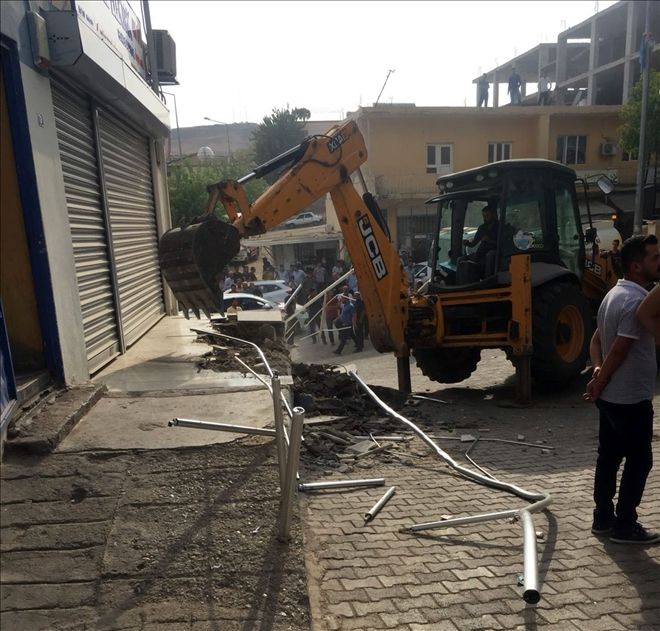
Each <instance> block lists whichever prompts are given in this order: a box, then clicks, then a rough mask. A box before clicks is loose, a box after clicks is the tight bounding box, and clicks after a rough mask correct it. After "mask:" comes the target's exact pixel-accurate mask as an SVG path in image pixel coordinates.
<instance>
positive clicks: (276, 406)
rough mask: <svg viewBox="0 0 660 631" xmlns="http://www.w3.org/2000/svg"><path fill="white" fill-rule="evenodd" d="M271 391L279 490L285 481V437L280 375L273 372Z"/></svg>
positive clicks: (282, 487)
mask: <svg viewBox="0 0 660 631" xmlns="http://www.w3.org/2000/svg"><path fill="white" fill-rule="evenodd" d="M271 393H272V395H273V420H274V421H275V444H276V446H277V465H278V468H279V472H280V492H282V489H284V484H285V481H286V448H287V439H286V434H285V430H284V416H283V414H282V400H281V398H280V394H281V390H280V376H279V375H278V374H274V375H273V377H272V380H271Z"/></svg>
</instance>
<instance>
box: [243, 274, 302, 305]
mask: <svg viewBox="0 0 660 631" xmlns="http://www.w3.org/2000/svg"><path fill="white" fill-rule="evenodd" d="M252 284H253V285H254V286H255V287H259V289H260V290H261V294H262V296H263V297H264V298H265V299H266V300H270V301H271V302H278V303H279V302H286V301H287V300H288V298H289V296H290V295H291V293H292V292H293V289H291V287H289V286H288V285H287V284H286V283H285V282H284V281H283V280H257V281H254V282H253V283H252Z"/></svg>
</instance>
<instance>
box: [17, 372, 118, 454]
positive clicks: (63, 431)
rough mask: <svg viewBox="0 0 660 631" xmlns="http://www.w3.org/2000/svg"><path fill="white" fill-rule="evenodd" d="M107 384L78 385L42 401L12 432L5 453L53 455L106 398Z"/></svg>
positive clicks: (18, 421)
mask: <svg viewBox="0 0 660 631" xmlns="http://www.w3.org/2000/svg"><path fill="white" fill-rule="evenodd" d="M106 391H107V388H106V386H105V385H102V384H99V385H96V384H91V385H84V386H74V387H72V388H68V389H66V390H63V391H60V392H59V393H56V394H55V398H54V399H52V398H50V399H47V400H46V401H44V402H42V403H41V404H40V405H39V407H38V408H37V410H36V411H34V412H33V414H31V415H30V416H29V417H27V418H26V417H24V418H19V419H17V421H16V424H15V425H14V427H13V428H10V429H9V432H8V436H7V441H6V443H5V445H4V453H5V454H8V453H16V452H22V453H26V452H27V453H31V454H41V455H45V454H49V453H51V452H52V451H53V450H54V449H55V448H56V447H57V446H58V445H59V444H60V443H61V442H62V440H64V438H66V436H67V435H68V434H69V432H70V431H71V430H72V429H73V428H74V426H75V425H76V423H78V421H79V420H80V419H81V418H83V417H84V416H85V414H87V412H89V410H91V409H92V407H94V405H95V404H96V402H97V401H98V400H99V399H101V397H103V395H104V394H105V393H106Z"/></svg>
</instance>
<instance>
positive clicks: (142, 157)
mask: <svg viewBox="0 0 660 631" xmlns="http://www.w3.org/2000/svg"><path fill="white" fill-rule="evenodd" d="M0 24H1V54H2V81H1V82H0V85H1V89H2V100H1V102H2V112H1V114H2V120H1V125H2V134H1V139H2V164H1V175H2V206H1V220H2V231H1V238H2V243H1V256H2V261H1V273H2V276H1V284H0V290H1V298H2V327H0V342H1V344H0V349H1V350H2V357H1V358H0V359H1V361H0V364H1V365H2V404H3V412H6V410H8V409H9V408H10V406H11V401H12V399H16V397H17V396H18V395H20V390H21V384H25V383H31V382H32V381H31V380H32V379H33V377H34V375H39V379H40V380H41V382H43V379H44V378H45V380H46V381H50V382H55V383H60V384H77V383H82V382H85V381H87V380H89V378H90V376H91V375H93V374H94V373H95V372H97V371H98V370H100V368H102V367H103V366H104V365H105V364H107V363H108V362H109V361H111V360H112V359H113V358H114V357H116V356H117V355H118V354H121V353H124V352H126V350H127V349H128V348H129V347H130V346H131V345H132V344H133V343H134V342H135V341H136V340H137V339H138V338H139V337H140V336H141V335H142V334H143V333H144V332H146V331H147V330H148V329H149V328H150V327H151V326H153V325H154V324H155V323H156V322H157V321H158V319H159V318H160V317H162V316H163V315H164V314H165V313H166V311H168V310H170V311H171V310H172V307H173V303H172V301H171V295H170V294H169V292H166V291H165V289H164V287H163V283H162V279H161V273H160V268H159V264H158V255H157V245H158V237H159V235H160V234H161V233H162V232H163V231H164V230H166V229H167V228H169V221H170V220H169V205H168V197H167V182H166V165H165V157H164V146H165V145H164V143H165V140H166V138H167V137H168V135H169V112H168V110H167V108H166V107H165V105H164V102H163V100H162V98H161V97H160V96H159V95H158V94H157V93H156V92H155V91H154V89H153V85H150V79H149V76H148V73H147V72H146V70H145V67H146V60H145V46H144V43H143V38H144V34H143V31H142V25H141V24H140V21H139V19H138V18H137V16H136V15H135V14H134V13H133V11H132V10H131V8H130V6H129V5H128V3H127V2H123V1H121V0H120V1H118V2H112V3H109V2H107V3H106V2H91V1H84V0H82V1H80V0H79V1H78V2H75V3H72V2H67V1H60V2H46V1H43V2H31V3H24V2H19V1H8V2H2V3H0ZM6 417H7V415H6V414H3V423H4V422H5V421H6Z"/></svg>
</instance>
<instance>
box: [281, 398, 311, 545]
mask: <svg viewBox="0 0 660 631" xmlns="http://www.w3.org/2000/svg"><path fill="white" fill-rule="evenodd" d="M304 422H305V410H304V409H303V408H299V407H295V408H293V418H292V419H291V434H290V436H289V454H288V456H287V460H286V475H285V480H284V488H283V489H282V499H281V503H280V514H279V520H278V521H279V526H278V536H277V538H278V539H279V540H280V541H282V542H287V541H289V539H290V538H291V534H290V530H291V512H292V510H293V497H294V495H295V493H296V484H297V479H296V477H297V475H298V462H299V461H300V441H301V438H302V431H303V423H304Z"/></svg>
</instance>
